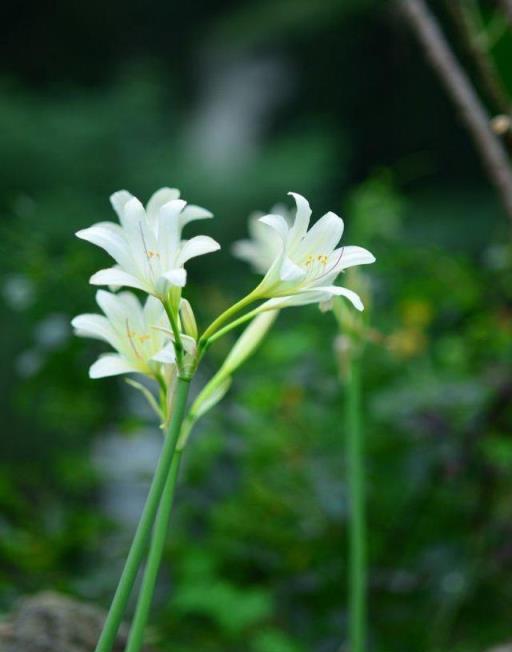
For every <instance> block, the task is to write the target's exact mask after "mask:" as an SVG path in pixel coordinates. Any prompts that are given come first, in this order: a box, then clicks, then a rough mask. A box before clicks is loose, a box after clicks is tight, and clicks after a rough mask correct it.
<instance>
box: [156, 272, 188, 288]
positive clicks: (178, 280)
mask: <svg viewBox="0 0 512 652" xmlns="http://www.w3.org/2000/svg"><path fill="white" fill-rule="evenodd" d="M162 276H163V277H164V278H165V279H167V280H168V281H170V282H171V284H172V285H175V286H177V287H179V288H182V287H185V285H186V283H187V272H186V270H184V269H183V268H181V269H170V270H169V271H168V272H165V274H162Z"/></svg>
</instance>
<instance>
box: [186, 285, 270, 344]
mask: <svg viewBox="0 0 512 652" xmlns="http://www.w3.org/2000/svg"><path fill="white" fill-rule="evenodd" d="M259 298H260V297H259V295H257V294H255V292H254V291H253V292H251V293H250V294H248V295H247V296H245V297H244V298H243V299H240V301H237V302H236V303H235V304H233V305H232V306H231V308H228V309H227V310H226V311H225V312H223V313H222V314H221V315H219V316H218V317H217V319H215V320H214V321H213V322H212V323H211V324H210V325H209V326H208V328H207V329H206V330H205V332H204V333H203V334H202V335H201V338H200V340H199V341H200V343H201V344H202V345H203V346H204V344H205V342H207V341H208V340H209V339H210V338H211V336H212V335H213V334H214V333H215V332H216V331H217V330H218V329H219V328H220V327H221V326H222V325H223V324H225V323H226V322H227V321H228V319H231V317H233V316H234V315H236V314H237V313H238V312H240V310H243V309H244V308H245V307H246V306H248V305H249V304H251V303H253V302H254V301H257V300H258V299H259Z"/></svg>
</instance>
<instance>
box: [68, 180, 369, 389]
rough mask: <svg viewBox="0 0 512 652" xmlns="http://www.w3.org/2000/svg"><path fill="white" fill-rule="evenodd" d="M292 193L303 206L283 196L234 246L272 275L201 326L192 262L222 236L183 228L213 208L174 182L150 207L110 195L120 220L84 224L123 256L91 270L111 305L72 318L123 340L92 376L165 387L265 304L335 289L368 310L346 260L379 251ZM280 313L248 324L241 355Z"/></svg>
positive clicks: (314, 297) (324, 295) (361, 260)
mask: <svg viewBox="0 0 512 652" xmlns="http://www.w3.org/2000/svg"><path fill="white" fill-rule="evenodd" d="M290 194H291V195H292V197H293V198H294V200H295V203H296V211H295V215H292V213H291V211H289V210H287V209H284V208H283V207H280V206H279V207H275V208H274V210H273V212H272V213H270V214H268V215H253V216H252V217H251V218H250V220H249V231H250V235H251V238H250V239H248V240H242V241H240V242H237V243H235V245H234V250H233V251H234V254H235V255H236V256H237V257H239V258H241V259H243V260H245V261H247V262H249V263H250V264H251V265H252V267H253V268H254V269H255V271H256V272H258V273H260V274H262V275H263V279H262V280H261V282H260V283H259V284H258V285H257V286H256V287H255V289H254V290H253V291H252V292H251V293H250V294H249V295H247V296H246V297H244V298H243V299H242V300H241V301H239V302H238V303H237V304H235V305H234V306H232V307H231V308H229V309H228V310H226V311H225V312H224V313H223V314H222V315H220V316H219V317H218V318H217V319H216V320H215V321H214V322H213V323H212V324H210V326H209V327H208V328H207V329H206V330H205V331H204V332H203V333H202V334H201V335H200V334H199V332H198V328H197V325H196V321H195V317H194V313H193V310H192V308H191V306H190V304H189V302H188V301H187V300H186V299H185V298H183V296H182V293H183V288H184V287H185V286H186V283H187V271H186V269H185V265H186V263H187V262H188V261H189V260H190V259H191V258H194V257H196V256H201V255H203V254H207V253H211V252H214V251H217V250H218V249H220V245H219V244H218V243H217V242H216V241H215V240H213V238H211V237H209V236H207V235H198V236H195V237H192V238H190V239H188V240H187V239H183V235H182V234H183V229H184V227H185V226H186V225H187V224H188V223H189V222H191V221H193V220H204V219H208V218H211V217H212V214H211V213H210V212H209V211H208V210H206V209H204V208H201V207H199V206H194V205H189V204H187V203H186V202H185V201H184V200H183V199H180V193H179V191H178V190H176V189H174V188H162V189H160V190H158V191H157V192H156V193H155V194H154V195H153V196H152V197H151V198H150V200H149V201H148V203H147V204H146V206H145V207H144V206H143V205H142V203H141V202H140V201H139V200H138V199H137V198H136V197H134V196H133V195H131V194H130V193H129V192H127V191H126V190H121V191H119V192H116V193H114V194H113V195H112V196H111V198H110V200H111V203H112V206H113V208H114V210H115V212H116V213H117V216H118V218H119V223H114V222H99V223H98V224H95V225H93V226H91V227H89V228H87V229H83V230H81V231H78V233H77V236H78V237H79V238H81V239H83V240H87V241H88V242H91V243H93V244H95V245H97V246H99V247H101V248H102V249H104V250H105V251H106V252H107V253H108V254H109V255H110V256H111V257H112V258H113V259H114V261H115V265H114V266H112V267H109V268H107V269H102V270H100V271H98V272H96V273H95V274H93V276H92V277H91V279H90V282H91V283H92V284H93V285H106V286H109V288H110V290H111V291H110V292H109V291H106V290H99V291H98V292H97V294H96V300H97V303H98V305H99V307H100V308H101V310H102V311H103V313H104V314H103V315H99V314H85V315H79V316H78V317H75V318H74V319H73V321H72V325H73V327H74V328H75V331H76V334H77V335H80V336H84V337H92V338H97V339H100V340H104V341H105V342H107V343H108V344H109V345H110V346H111V347H112V348H113V349H114V350H115V353H108V354H104V355H102V356H101V357H100V358H99V359H98V360H97V361H96V362H95V363H94V364H93V365H92V367H91V368H90V371H89V373H90V376H91V378H101V377H104V376H113V375H117V374H124V373H139V374H143V375H145V376H147V377H149V378H152V379H154V380H156V381H157V382H158V383H159V384H160V387H164V388H165V387H168V386H169V384H170V380H169V379H170V378H172V377H173V376H175V375H176V374H178V375H180V376H181V377H190V376H191V375H192V374H193V372H194V370H195V369H196V367H197V364H198V363H199V361H200V359H201V356H202V355H203V354H204V352H205V350H206V349H207V347H208V345H209V344H211V342H212V341H214V340H215V339H216V338H217V337H219V336H221V335H223V334H224V333H225V332H227V331H228V330H231V328H234V327H236V326H238V325H239V324H240V323H243V322H244V321H249V320H251V319H253V318H257V316H258V315H259V314H260V313H266V312H269V311H272V312H274V311H278V310H280V309H282V308H286V307H289V306H298V305H304V304H309V303H323V302H326V301H327V300H329V299H330V298H332V297H334V296H343V297H346V298H347V299H348V300H349V301H350V302H351V303H352V304H353V305H354V307H355V308H357V309H358V310H362V309H363V304H362V301H361V299H360V297H359V296H358V295H357V294H356V293H355V292H354V291H352V290H350V289H348V288H345V287H341V286H338V285H335V281H336V279H337V277H338V276H339V275H340V273H341V272H343V271H344V270H345V269H347V268H349V267H353V266H355V265H364V264H368V263H372V262H374V260H375V258H374V257H373V255H372V254H371V253H370V252H369V251H367V250H366V249H363V248H362V247H357V246H341V247H340V246H338V245H339V241H340V239H341V236H342V234H343V220H342V219H341V218H340V217H338V216H337V215H335V214H334V213H332V212H329V213H326V214H325V215H324V216H323V217H321V218H320V219H319V220H318V221H317V222H316V223H315V224H314V225H313V226H312V227H311V228H310V218H311V209H310V206H309V203H308V202H307V200H306V199H305V198H304V197H302V196H301V195H299V194H297V193H290ZM121 287H129V288H134V289H136V290H139V291H142V292H143V293H145V294H146V295H147V298H146V299H145V302H144V303H143V304H142V303H141V302H140V300H139V298H138V297H137V296H136V295H135V294H134V293H132V292H130V291H126V290H122V291H118V290H119V289H120V288H121ZM253 303H257V304H258V305H257V306H256V307H255V308H254V307H253V309H252V310H251V311H250V312H247V313H245V314H243V315H242V316H241V317H240V315H239V314H238V313H240V312H242V311H243V310H244V309H245V308H246V307H247V306H249V305H251V304H253ZM235 316H236V318H235V319H234V317H235ZM272 321H273V318H272V319H265V320H264V321H261V320H259V321H258V327H257V328H252V329H251V328H250V329H248V331H247V333H246V335H245V336H244V337H242V338H241V340H240V342H239V344H238V345H237V346H238V348H237V349H236V351H237V356H236V359H237V360H238V359H240V360H243V359H245V358H246V357H247V354H248V353H250V351H251V350H252V349H253V348H254V346H255V343H256V342H257V341H259V340H260V339H261V337H262V336H263V334H264V331H265V329H267V328H269V327H270V324H271V323H272ZM263 324H265V326H264V329H263V331H262V326H261V325H263ZM256 332H257V333H258V334H257V336H256V335H253V333H256ZM233 359H235V358H234V357H233V356H231V358H230V364H229V365H228V366H227V367H226V365H224V367H223V374H224V375H223V377H222V378H223V382H225V380H226V378H227V377H228V376H229V377H230V375H231V373H232V371H233V370H234V366H236V365H233V364H232V361H233ZM226 369H229V374H227V372H226ZM217 381H218V379H217ZM217 385H219V382H217ZM207 393H208V392H207ZM210 394H211V392H210Z"/></svg>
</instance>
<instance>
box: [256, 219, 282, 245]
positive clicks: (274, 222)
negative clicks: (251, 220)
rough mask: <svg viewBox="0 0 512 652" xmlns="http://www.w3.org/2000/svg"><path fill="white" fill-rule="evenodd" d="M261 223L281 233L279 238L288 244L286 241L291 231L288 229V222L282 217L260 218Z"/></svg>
mask: <svg viewBox="0 0 512 652" xmlns="http://www.w3.org/2000/svg"><path fill="white" fill-rule="evenodd" d="M259 221H260V222H262V223H263V224H267V225H268V226H270V227H272V228H273V229H274V231H277V233H279V236H280V237H281V240H282V241H283V243H284V242H286V239H287V237H288V232H289V231H290V229H289V227H288V222H287V221H286V220H285V219H284V217H283V216H282V215H273V214H270V215H264V216H263V217H260V219H259Z"/></svg>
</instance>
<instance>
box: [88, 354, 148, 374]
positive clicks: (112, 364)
mask: <svg viewBox="0 0 512 652" xmlns="http://www.w3.org/2000/svg"><path fill="white" fill-rule="evenodd" d="M137 371H138V369H136V367H134V366H132V365H131V364H130V363H129V362H128V361H127V360H125V359H124V358H122V357H121V356H120V355H118V354H117V353H106V354H105V355H102V356H100V357H99V358H98V359H97V360H96V362H95V363H94V364H93V365H92V366H91V368H90V369H89V378H105V377H106V376H118V375H119V374H127V373H131V372H137Z"/></svg>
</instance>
